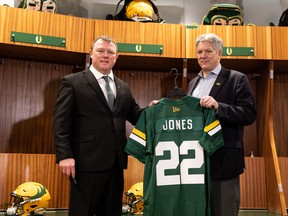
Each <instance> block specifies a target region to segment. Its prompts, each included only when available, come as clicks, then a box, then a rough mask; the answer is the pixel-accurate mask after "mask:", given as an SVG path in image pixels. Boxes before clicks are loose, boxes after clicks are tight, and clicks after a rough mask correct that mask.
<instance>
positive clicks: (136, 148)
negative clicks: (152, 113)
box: [125, 110, 147, 163]
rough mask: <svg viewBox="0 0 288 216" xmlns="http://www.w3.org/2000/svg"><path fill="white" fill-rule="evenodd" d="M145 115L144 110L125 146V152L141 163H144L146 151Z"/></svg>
mask: <svg viewBox="0 0 288 216" xmlns="http://www.w3.org/2000/svg"><path fill="white" fill-rule="evenodd" d="M146 115H147V113H146V110H144V111H143V112H142V114H141V115H140V118H139V120H138V122H137V123H136V125H135V127H134V128H133V130H132V132H131V134H130V136H129V138H128V141H127V144H126V146H125V152H126V153H128V154H130V155H132V156H133V157H135V158H136V159H138V160H139V161H140V162H142V163H145V158H146V149H147V146H146V136H147V135H146Z"/></svg>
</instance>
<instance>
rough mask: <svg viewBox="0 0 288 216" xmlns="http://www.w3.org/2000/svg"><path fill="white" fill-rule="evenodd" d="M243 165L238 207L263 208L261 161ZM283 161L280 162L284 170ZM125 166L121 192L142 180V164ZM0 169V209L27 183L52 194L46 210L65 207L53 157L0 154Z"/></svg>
mask: <svg viewBox="0 0 288 216" xmlns="http://www.w3.org/2000/svg"><path fill="white" fill-rule="evenodd" d="M245 162H246V166H247V169H246V171H245V173H244V174H243V175H241V177H240V185H241V205H240V207H241V209H266V207H267V203H266V201H267V200H266V191H265V183H266V182H265V169H264V158H256V157H255V158H245ZM286 162H287V160H285V163H282V165H283V168H284V167H285V165H287V163H286ZM128 163H129V164H128V169H127V170H125V171H124V179H125V184H124V191H127V190H129V188H130V187H131V186H132V185H133V184H135V183H137V182H140V181H143V173H144V165H143V164H142V163H140V162H139V161H138V160H137V159H135V158H133V157H131V156H129V161H128ZM0 170H1V171H2V175H0V182H1V183H0V210H1V209H3V208H4V204H5V203H7V202H9V197H10V193H11V192H12V191H13V190H15V189H16V187H17V186H18V185H20V184H21V183H24V182H27V181H35V182H39V183H41V184H43V185H44V186H45V187H46V188H47V189H48V191H49V193H50V195H51V201H50V203H49V208H52V209H54V208H56V209H62V208H68V203H69V190H70V183H69V180H68V179H67V178H66V177H65V176H64V175H62V173H61V172H60V170H59V168H58V165H56V164H55V155H53V154H4V153H0ZM286 174H287V173H286ZM285 186H287V182H286V185H285ZM284 189H285V187H284Z"/></svg>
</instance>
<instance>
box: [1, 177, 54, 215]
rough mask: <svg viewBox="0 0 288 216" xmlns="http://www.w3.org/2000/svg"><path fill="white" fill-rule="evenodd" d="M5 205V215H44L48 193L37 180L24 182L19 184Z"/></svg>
mask: <svg viewBox="0 0 288 216" xmlns="http://www.w3.org/2000/svg"><path fill="white" fill-rule="evenodd" d="M10 195H11V197H10V203H8V204H6V205H5V215H7V216H8V215H14V216H15V215H22V216H28V215H44V214H45V212H46V208H47V206H48V204H49V200H50V194H49V192H48V190H47V188H45V187H44V186H43V185H41V184H40V183H37V182H26V183H23V184H21V185H19V186H18V187H17V188H16V190H14V191H13V192H12V193H11V194H10Z"/></svg>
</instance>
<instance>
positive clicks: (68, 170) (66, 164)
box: [59, 158, 75, 178]
mask: <svg viewBox="0 0 288 216" xmlns="http://www.w3.org/2000/svg"><path fill="white" fill-rule="evenodd" d="M59 168H60V170H61V172H62V173H63V174H64V175H66V176H67V177H70V176H72V177H73V178H75V159H74V158H67V159H64V160H61V161H60V162H59Z"/></svg>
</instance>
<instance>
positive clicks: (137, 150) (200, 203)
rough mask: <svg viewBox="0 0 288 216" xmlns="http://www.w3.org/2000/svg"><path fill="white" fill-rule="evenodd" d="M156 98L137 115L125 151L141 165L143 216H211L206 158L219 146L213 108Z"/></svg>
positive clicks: (188, 99)
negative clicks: (154, 102) (151, 104)
mask: <svg viewBox="0 0 288 216" xmlns="http://www.w3.org/2000/svg"><path fill="white" fill-rule="evenodd" d="M199 102H200V99H198V98H194V97H191V96H185V97H183V98H181V99H175V100H172V99H167V98H164V99H161V100H160V101H159V103H158V104H157V105H153V106H151V107H148V108H147V109H145V110H144V111H143V113H142V114H141V116H140V118H139V120H138V122H137V124H136V126H135V128H134V129H133V130H132V133H131V134H130V136H129V139H128V142H127V145H126V147H125V151H126V152H127V153H128V154H131V155H132V156H133V157H135V158H137V159H138V160H139V161H141V162H142V163H145V171H144V179H143V183H144V192H143V193H144V216H159V215H163V216H164V215H165V216H210V205H209V156H210V155H211V154H213V153H214V152H215V151H216V150H217V149H218V148H220V147H221V146H223V144H224V143H223V138H222V130H221V125H220V122H219V121H218V120H217V118H216V113H215V111H214V109H207V108H204V107H201V106H200V104H199Z"/></svg>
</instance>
